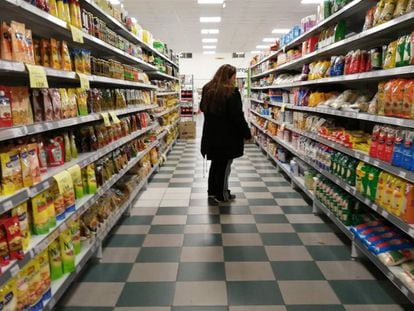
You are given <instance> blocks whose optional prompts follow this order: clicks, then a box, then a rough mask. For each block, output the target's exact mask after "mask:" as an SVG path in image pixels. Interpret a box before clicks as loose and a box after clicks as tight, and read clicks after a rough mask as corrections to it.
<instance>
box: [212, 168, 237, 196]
mask: <svg viewBox="0 0 414 311" xmlns="http://www.w3.org/2000/svg"><path fill="white" fill-rule="evenodd" d="M232 162H233V160H212V161H211V166H210V171H209V175H208V195H209V196H215V197H217V198H218V199H219V200H227V199H228V190H229V176H230V171H231V164H232Z"/></svg>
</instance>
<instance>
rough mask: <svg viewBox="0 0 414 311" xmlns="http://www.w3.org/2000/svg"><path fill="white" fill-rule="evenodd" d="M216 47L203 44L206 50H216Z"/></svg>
mask: <svg viewBox="0 0 414 311" xmlns="http://www.w3.org/2000/svg"><path fill="white" fill-rule="evenodd" d="M215 48H216V46H215V45H203V49H206V50H214V49H215Z"/></svg>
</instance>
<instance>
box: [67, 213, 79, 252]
mask: <svg viewBox="0 0 414 311" xmlns="http://www.w3.org/2000/svg"><path fill="white" fill-rule="evenodd" d="M69 230H70V234H71V236H72V242H73V248H74V251H75V255H78V254H80V252H81V240H80V239H81V234H80V222H79V219H76V220H74V221H71V222H70V223H69Z"/></svg>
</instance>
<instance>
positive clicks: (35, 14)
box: [0, 0, 157, 70]
mask: <svg viewBox="0 0 414 311" xmlns="http://www.w3.org/2000/svg"><path fill="white" fill-rule="evenodd" d="M0 17H1V18H2V20H6V21H10V20H17V21H20V22H24V23H25V24H26V26H27V28H29V29H31V30H32V31H33V34H34V35H36V36H41V37H45V38H52V37H58V38H59V39H64V40H67V41H68V42H70V46H73V47H81V48H88V49H90V50H91V51H92V52H93V54H94V55H95V56H98V57H99V56H110V57H111V58H112V59H114V58H115V59H117V60H120V61H123V62H126V63H128V64H132V65H135V66H137V65H138V67H140V68H142V69H144V70H157V68H156V67H155V66H153V65H151V64H149V63H147V62H145V61H143V60H141V59H139V58H137V57H134V56H131V55H129V54H127V53H126V52H124V51H122V50H120V49H118V48H116V47H114V46H112V45H110V44H108V43H106V42H104V41H102V40H100V39H98V38H95V37H93V36H91V35H89V34H87V33H83V37H84V43H83V44H81V43H76V42H73V40H72V35H71V32H70V30H69V28H68V26H67V23H66V22H65V21H63V20H61V19H59V18H57V17H54V16H52V15H50V14H49V13H46V12H44V11H43V10H41V9H39V8H37V7H36V6H34V5H31V4H30V3H29V2H26V1H24V0H2V1H1V2H0Z"/></svg>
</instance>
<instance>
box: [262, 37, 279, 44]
mask: <svg viewBox="0 0 414 311" xmlns="http://www.w3.org/2000/svg"><path fill="white" fill-rule="evenodd" d="M275 41H276V38H264V39H263V42H269V43H273V42H275Z"/></svg>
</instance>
